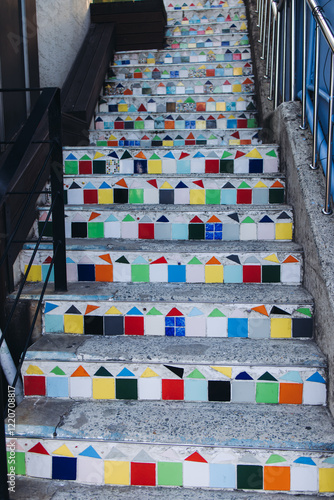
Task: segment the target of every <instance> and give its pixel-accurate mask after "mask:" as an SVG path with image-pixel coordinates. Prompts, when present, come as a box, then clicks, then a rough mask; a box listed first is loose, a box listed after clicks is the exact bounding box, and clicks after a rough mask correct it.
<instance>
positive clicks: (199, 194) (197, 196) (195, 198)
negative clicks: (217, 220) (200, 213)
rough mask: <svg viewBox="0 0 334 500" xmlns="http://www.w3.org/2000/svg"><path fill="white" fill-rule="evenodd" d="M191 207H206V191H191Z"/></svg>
mask: <svg viewBox="0 0 334 500" xmlns="http://www.w3.org/2000/svg"><path fill="white" fill-rule="evenodd" d="M190 205H205V190H204V189H190Z"/></svg>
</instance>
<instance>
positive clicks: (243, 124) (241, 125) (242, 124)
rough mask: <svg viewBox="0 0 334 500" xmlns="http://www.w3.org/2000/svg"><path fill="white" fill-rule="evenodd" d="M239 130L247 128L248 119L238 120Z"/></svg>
mask: <svg viewBox="0 0 334 500" xmlns="http://www.w3.org/2000/svg"><path fill="white" fill-rule="evenodd" d="M237 128H247V119H246V118H240V119H239V120H237Z"/></svg>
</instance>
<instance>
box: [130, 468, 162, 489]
mask: <svg viewBox="0 0 334 500" xmlns="http://www.w3.org/2000/svg"><path fill="white" fill-rule="evenodd" d="M155 468H156V465H155V464H144V463H140V462H131V485H134V486H155V485H156V479H155V476H156V474H155Z"/></svg>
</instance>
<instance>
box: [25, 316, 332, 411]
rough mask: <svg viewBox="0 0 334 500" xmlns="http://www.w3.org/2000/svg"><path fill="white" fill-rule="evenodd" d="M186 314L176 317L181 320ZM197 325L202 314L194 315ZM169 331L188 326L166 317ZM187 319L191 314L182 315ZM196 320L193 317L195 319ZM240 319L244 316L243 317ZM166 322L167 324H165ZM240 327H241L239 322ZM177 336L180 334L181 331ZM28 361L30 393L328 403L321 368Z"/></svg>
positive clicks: (27, 376) (118, 397)
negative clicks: (180, 324)
mask: <svg viewBox="0 0 334 500" xmlns="http://www.w3.org/2000/svg"><path fill="white" fill-rule="evenodd" d="M180 318H182V317H180V316H176V320H177V319H180ZM193 318H194V321H193V323H195V322H196V321H198V318H197V317H195V316H193ZM167 319H168V320H169V319H170V320H171V321H169V322H168V324H170V326H168V327H167V326H166V330H168V329H169V330H174V333H172V335H174V334H175V330H178V329H183V330H184V327H185V322H184V323H183V324H184V326H183V327H182V326H178V325H177V322H175V321H173V320H174V318H173V317H171V316H167V317H166V320H167ZM184 319H185V321H187V320H188V319H189V318H183V320H184ZM190 321H191V320H190ZM239 323H240V320H239ZM166 324H167V323H166ZM239 329H240V331H241V330H242V325H239ZM176 335H177V334H176ZM30 363H31V362H30V361H28V360H26V361H25V362H24V365H23V369H22V374H23V381H24V393H25V396H46V397H50V398H53V397H61V398H66V397H70V398H74V399H76V398H86V399H103V400H105V399H117V400H124V399H125V400H127V399H132V400H137V399H138V400H159V401H194V402H208V401H210V402H224V403H253V404H255V403H256V404H298V405H302V404H304V405H325V404H326V380H325V378H324V376H325V374H324V372H323V371H322V370H320V372H319V371H317V370H315V369H314V368H313V369H310V368H308V369H305V368H300V367H294V369H293V370H291V369H290V368H289V367H287V368H277V367H264V366H261V367H256V366H252V367H250V366H237V367H236V366H232V367H231V366H216V365H203V364H202V365H185V366H183V365H182V364H181V365H177V366H174V365H163V364H159V363H155V364H153V365H151V366H146V364H135V363H127V364H126V365H124V364H123V363H107V362H104V363H102V364H101V363H89V362H82V363H81V364H80V363H79V362H70V363H66V362H63V361H59V362H55V361H52V362H47V361H45V362H43V361H35V362H33V363H34V364H30Z"/></svg>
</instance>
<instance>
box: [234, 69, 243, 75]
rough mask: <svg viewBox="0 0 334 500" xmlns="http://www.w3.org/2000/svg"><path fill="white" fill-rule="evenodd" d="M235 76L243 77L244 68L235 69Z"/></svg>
mask: <svg viewBox="0 0 334 500" xmlns="http://www.w3.org/2000/svg"><path fill="white" fill-rule="evenodd" d="M233 75H234V76H240V75H242V68H240V67H239V68H233Z"/></svg>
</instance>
